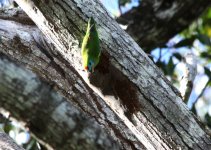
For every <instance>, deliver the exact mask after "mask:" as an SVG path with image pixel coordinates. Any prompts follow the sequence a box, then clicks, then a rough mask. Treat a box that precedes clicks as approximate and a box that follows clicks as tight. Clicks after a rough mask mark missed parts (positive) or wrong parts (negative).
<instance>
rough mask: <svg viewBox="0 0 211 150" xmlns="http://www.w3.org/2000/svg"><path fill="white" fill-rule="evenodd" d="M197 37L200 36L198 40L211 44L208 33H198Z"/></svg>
mask: <svg viewBox="0 0 211 150" xmlns="http://www.w3.org/2000/svg"><path fill="white" fill-rule="evenodd" d="M197 38H198V40H199V41H200V42H201V43H202V44H205V45H208V46H211V41H210V38H209V37H208V36H207V35H205V34H198V35H197Z"/></svg>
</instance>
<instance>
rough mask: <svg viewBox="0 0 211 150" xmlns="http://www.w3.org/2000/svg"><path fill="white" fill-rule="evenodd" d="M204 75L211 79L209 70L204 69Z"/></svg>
mask: <svg viewBox="0 0 211 150" xmlns="http://www.w3.org/2000/svg"><path fill="white" fill-rule="evenodd" d="M204 73H205V74H206V75H207V76H208V77H209V80H210V79H211V71H210V69H209V68H207V67H204Z"/></svg>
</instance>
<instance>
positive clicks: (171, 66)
mask: <svg viewBox="0 0 211 150" xmlns="http://www.w3.org/2000/svg"><path fill="white" fill-rule="evenodd" d="M175 67H176V65H175V64H174V62H173V58H172V57H170V59H169V62H168V64H167V68H166V70H167V74H168V75H170V76H172V75H173V73H174V68H175Z"/></svg>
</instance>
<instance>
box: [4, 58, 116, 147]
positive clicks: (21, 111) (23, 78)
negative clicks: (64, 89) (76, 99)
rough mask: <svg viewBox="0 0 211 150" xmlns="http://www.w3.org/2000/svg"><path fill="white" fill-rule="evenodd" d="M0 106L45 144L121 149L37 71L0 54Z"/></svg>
mask: <svg viewBox="0 0 211 150" xmlns="http://www.w3.org/2000/svg"><path fill="white" fill-rule="evenodd" d="M0 97H1V98H0V105H1V107H3V108H4V109H6V110H7V111H9V112H10V114H11V116H13V117H15V118H16V119H18V120H20V121H22V122H25V127H27V128H29V129H30V131H31V132H32V133H33V134H34V135H35V136H36V137H38V138H39V139H40V142H41V143H49V144H44V145H45V146H46V147H53V148H54V149H56V150H69V149H90V150H91V149H93V150H98V149H115V150H116V149H119V146H118V144H116V143H115V141H114V140H112V138H111V137H109V136H108V135H107V134H106V133H105V132H104V131H103V130H102V129H101V127H100V126H99V124H97V123H96V122H95V121H94V120H93V119H92V118H90V117H88V116H87V115H85V114H84V113H82V112H81V110H79V109H78V108H76V107H75V106H74V104H73V103H72V102H71V101H69V102H68V101H67V100H65V99H64V98H63V97H62V96H61V95H59V94H58V93H56V92H55V90H54V89H53V87H52V86H49V85H47V84H46V83H45V82H44V81H42V80H40V79H39V78H38V77H37V76H36V75H35V74H33V73H32V72H29V71H27V70H25V69H23V68H22V67H21V66H18V65H15V64H14V63H13V62H11V60H9V59H8V58H7V57H5V56H4V55H3V54H1V55H0Z"/></svg>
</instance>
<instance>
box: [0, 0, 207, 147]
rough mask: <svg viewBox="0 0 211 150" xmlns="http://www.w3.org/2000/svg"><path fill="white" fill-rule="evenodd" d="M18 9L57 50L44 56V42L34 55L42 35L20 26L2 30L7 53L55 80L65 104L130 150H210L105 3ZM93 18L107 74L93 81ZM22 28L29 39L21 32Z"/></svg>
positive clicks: (98, 73)
mask: <svg viewBox="0 0 211 150" xmlns="http://www.w3.org/2000/svg"><path fill="white" fill-rule="evenodd" d="M17 2H18V3H19V5H20V6H21V7H22V8H23V9H24V10H25V11H26V12H27V13H28V15H29V16H30V17H31V18H32V19H33V20H34V21H35V23H36V24H37V25H38V27H39V28H40V29H41V30H42V31H43V32H44V34H45V35H46V36H47V37H48V40H50V41H51V42H52V43H53V44H54V45H55V47H56V48H57V49H55V48H54V49H43V48H42V46H40V45H41V44H40V42H36V43H37V45H38V46H37V47H39V48H38V49H37V48H35V49H34V50H32V49H28V48H26V47H27V46H28V45H30V39H40V38H37V37H39V35H40V34H38V36H35V35H36V34H33V33H34V32H33V31H32V28H31V27H28V28H27V27H25V26H24V27H23V28H20V26H18V27H17V25H13V26H12V28H7V29H6V28H5V26H3V27H0V29H1V30H0V33H2V34H1V35H4V36H5V37H7V38H2V44H1V45H0V46H1V51H2V52H3V53H4V54H6V55H8V56H9V57H10V58H13V59H14V60H16V61H18V62H21V63H23V64H27V67H28V68H31V70H33V71H35V72H36V73H37V74H39V75H40V76H42V77H43V78H45V79H46V80H48V81H51V82H53V81H54V82H55V85H56V86H57V88H58V90H59V91H60V92H62V93H63V95H64V96H65V97H67V98H68V99H69V100H71V101H73V102H74V103H76V104H77V105H78V107H80V108H81V110H83V111H84V112H86V113H87V114H89V115H91V116H93V117H94V118H95V119H96V120H97V121H98V122H99V123H100V124H101V125H104V126H105V128H107V130H110V133H112V134H111V135H112V137H114V138H115V137H116V139H117V141H118V142H119V143H120V145H121V146H122V148H124V149H150V150H153V149H192V148H194V149H210V145H209V144H210V139H209V137H208V136H207V134H206V133H205V131H204V130H203V128H201V127H200V125H199V123H198V122H197V119H195V118H194V116H193V115H192V114H191V113H190V112H189V111H188V109H187V107H186V105H185V104H184V103H183V102H182V100H181V98H180V97H179V96H178V92H177V90H176V89H175V88H174V87H173V86H172V85H171V84H170V83H169V81H168V80H167V79H166V78H165V77H164V75H163V74H162V73H161V72H160V70H159V69H158V68H157V67H156V66H155V65H154V64H153V62H152V61H151V60H150V59H149V58H148V57H147V56H146V54H145V53H144V52H143V51H142V50H141V49H140V48H139V47H138V46H137V44H136V43H135V42H134V41H133V40H132V39H131V38H130V37H129V36H128V35H127V34H126V33H125V32H124V31H123V30H122V29H121V28H120V27H119V26H118V24H117V23H116V22H115V21H113V20H112V19H111V18H110V17H109V16H108V14H107V13H106V11H105V10H104V8H103V7H102V5H101V4H100V3H99V2H98V1H93V0H90V1H84V2H81V1H73V0H72V1H68V0H60V1H51V0H49V1H45V2H46V3H45V2H44V1H40V2H39V3H33V2H32V1H25V0H23V1H22V0H17ZM87 16H88V17H90V16H93V17H94V18H95V20H96V22H97V24H98V30H99V35H100V39H101V48H102V50H103V55H102V57H101V62H100V64H99V67H98V68H96V70H95V72H94V73H93V74H92V75H91V77H89V78H88V77H87V75H86V74H85V73H84V72H83V70H82V68H81V58H80V49H79V47H78V43H79V41H80V40H81V37H82V34H83V33H84V32H85V26H86V25H85V24H86V21H87V20H88V18H87ZM37 18H39V20H36V19H37ZM85 20H86V21H85ZM107 22H109V25H108V24H107ZM0 23H2V21H1V22H0ZM0 25H1V24H0ZM7 27H8V26H7ZM17 29H19V30H20V31H21V32H20V31H19V32H14V30H17ZM27 30H28V31H31V33H32V34H31V35H33V36H30V35H29V34H26V33H25V32H24V31H27ZM20 33H22V34H20ZM24 33H25V34H24ZM6 35H7V36H6ZM9 35H10V36H9ZM24 37H25V40H24ZM35 41H38V40H35ZM8 43H10V44H8ZM11 43H12V44H11ZM18 43H19V44H18ZM43 45H49V44H43ZM50 45H51V44H50ZM46 47H47V46H46ZM14 48H16V51H14ZM32 48H33V47H32ZM17 49H18V50H17ZM110 108H111V110H110ZM112 110H113V111H112ZM114 112H115V113H114ZM117 116H118V117H117Z"/></svg>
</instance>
